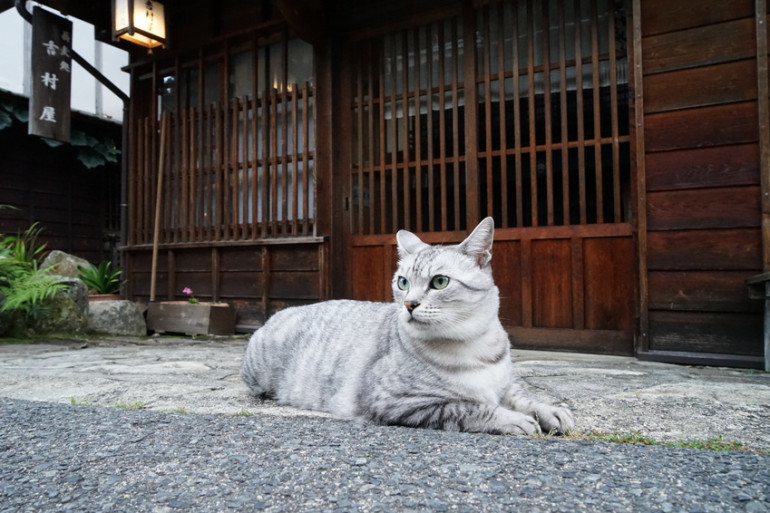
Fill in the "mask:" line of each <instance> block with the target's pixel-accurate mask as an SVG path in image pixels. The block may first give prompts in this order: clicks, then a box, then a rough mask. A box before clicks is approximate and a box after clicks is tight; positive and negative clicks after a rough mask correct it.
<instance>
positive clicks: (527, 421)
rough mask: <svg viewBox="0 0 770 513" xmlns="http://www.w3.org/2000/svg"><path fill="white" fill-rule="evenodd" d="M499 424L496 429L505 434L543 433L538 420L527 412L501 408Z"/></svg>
mask: <svg viewBox="0 0 770 513" xmlns="http://www.w3.org/2000/svg"><path fill="white" fill-rule="evenodd" d="M500 410H501V411H500V413H501V415H500V418H499V425H498V426H497V429H495V430H494V431H499V432H500V433H502V434H505V435H535V434H539V433H541V430H540V425H539V424H538V423H537V420H536V419H535V418H534V417H532V416H530V415H527V414H525V413H521V412H518V411H511V410H507V409H502V408H501V409H500Z"/></svg>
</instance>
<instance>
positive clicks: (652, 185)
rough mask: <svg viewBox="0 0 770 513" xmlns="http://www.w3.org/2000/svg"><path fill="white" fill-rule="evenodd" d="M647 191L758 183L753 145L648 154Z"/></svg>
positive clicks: (757, 166)
mask: <svg viewBox="0 0 770 513" xmlns="http://www.w3.org/2000/svg"><path fill="white" fill-rule="evenodd" d="M646 170H647V190H648V191H661V190H671V189H693V188H698V187H721V186H737V185H753V184H758V183H759V147H758V146H757V144H756V143H749V144H738V145H732V146H717V147H713V148H696V149H685V150H677V151H670V152H664V153H650V154H649V155H647V159H646Z"/></svg>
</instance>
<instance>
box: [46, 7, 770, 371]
mask: <svg viewBox="0 0 770 513" xmlns="http://www.w3.org/2000/svg"><path fill="white" fill-rule="evenodd" d="M50 3H52V4H53V3H54V2H50ZM166 13H167V14H166V17H167V25H168V27H167V29H168V34H169V44H168V47H167V48H166V49H164V50H156V51H155V52H154V53H152V54H149V55H148V54H147V53H146V52H145V51H142V50H139V49H135V50H132V58H131V64H130V66H129V69H130V72H131V76H132V90H131V106H130V114H129V119H128V122H127V124H126V127H125V129H126V130H128V141H129V148H128V151H127V158H128V176H127V179H128V180H127V189H128V190H127V193H128V218H127V220H128V223H127V225H128V233H127V238H126V240H125V257H126V258H125V262H126V266H127V269H128V278H129V281H128V283H129V286H128V295H129V296H130V297H131V298H133V299H137V300H147V299H148V298H149V292H150V291H149V286H150V273H151V264H152V258H151V257H152V243H153V238H154V236H155V212H156V207H157V206H158V205H159V206H160V212H161V216H160V232H159V241H160V244H159V248H160V259H159V265H158V283H159V290H160V294H159V296H160V297H159V299H175V298H176V299H181V298H182V292H181V291H182V289H183V288H184V287H189V288H191V289H193V290H194V292H195V295H196V296H197V297H199V298H201V299H202V300H208V299H212V300H221V301H227V302H229V303H231V304H233V305H235V306H236V307H237V309H238V323H239V325H240V326H241V327H242V328H243V329H248V328H250V327H253V326H256V325H259V324H260V323H261V322H263V321H264V319H265V318H266V316H269V315H270V314H272V313H273V312H275V311H276V310H278V309H281V308H284V307H287V306H290V305H295V304H304V303H308V302H314V301H319V300H324V299H329V298H339V297H353V298H358V299H368V300H389V297H390V276H391V273H392V270H393V266H394V262H395V259H396V250H395V238H394V234H395V232H396V231H397V230H398V229H400V228H406V229H409V230H412V231H415V232H418V233H419V234H420V235H421V236H422V237H423V238H424V239H425V240H427V241H430V242H434V243H453V242H457V241H459V240H461V239H462V237H463V236H464V235H465V234H466V233H467V231H468V230H469V229H471V228H472V227H473V226H475V224H476V223H477V222H478V221H479V220H480V219H482V218H483V217H485V216H489V215H491V216H493V217H494V218H495V222H496V228H497V230H496V243H495V248H494V261H493V268H494V272H495V277H496V282H497V284H498V286H499V288H500V291H501V298H502V305H501V312H500V315H501V319H502V320H503V323H504V325H505V326H506V327H507V328H508V330H509V331H510V333H511V336H512V340H513V343H514V345H515V346H517V347H529V348H543V349H566V350H580V351H588V352H602V353H612V354H637V355H638V356H639V357H642V358H653V359H660V360H667V361H681V362H700V363H719V364H729V365H739V366H749V367H752V366H759V365H761V362H762V350H763V347H762V346H763V343H762V340H763V339H762V327H763V316H762V309H763V304H762V302H760V301H756V300H749V299H748V294H747V287H746V284H745V280H746V279H747V278H749V277H751V276H752V275H755V274H758V273H760V272H762V271H767V270H770V248H769V247H768V243H769V241H770V238H769V237H768V224H767V223H768V213H769V212H770V206H769V205H770V197H769V195H770V184H768V176H767V175H768V169H767V165H768V156H769V155H770V153H768V152H770V132H769V131H768V121H770V119H769V114H768V99H769V97H770V91H769V90H768V67H767V60H768V59H767V51H768V47H767V29H766V22H767V3H766V0H736V1H734V2H718V1H714V0H701V1H698V2H696V1H694V0H688V1H684V2H664V1H662V0H645V1H644V2H642V1H640V0H519V1H515V0H501V1H494V0H474V1H471V0H466V1H449V2H447V1H444V2H437V1H433V0H418V1H411V2H405V1H395V2H388V3H382V2H375V1H363V2H362V1H356V2H353V1H350V0H336V1H335V0H328V1H322V0H302V1H289V0H274V1H273V2H272V3H271V2H249V1H245V0H243V1H233V2H214V1H211V0H193V1H187V2H179V1H174V0H168V2H166ZM159 169H163V175H162V177H161V179H160V181H159V180H158V175H159ZM158 194H160V200H159V201H158Z"/></svg>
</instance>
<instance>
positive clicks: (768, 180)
mask: <svg viewBox="0 0 770 513" xmlns="http://www.w3.org/2000/svg"><path fill="white" fill-rule="evenodd" d="M756 27H757V29H756V34H757V110H758V112H757V115H758V117H759V169H760V170H761V172H760V173H759V176H760V184H761V195H762V228H761V230H762V270H763V271H770V174H769V173H768V166H770V87H769V85H768V58H767V51H768V48H767V0H756ZM766 322H768V320H766Z"/></svg>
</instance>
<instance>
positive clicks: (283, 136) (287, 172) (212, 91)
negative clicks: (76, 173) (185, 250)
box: [130, 33, 315, 244]
mask: <svg viewBox="0 0 770 513" xmlns="http://www.w3.org/2000/svg"><path fill="white" fill-rule="evenodd" d="M312 71H313V59H312V48H311V47H310V46H309V45H308V44H306V43H304V42H302V41H300V40H298V39H290V38H288V36H287V35H286V33H283V34H282V35H281V36H280V37H274V38H272V39H263V38H257V37H256V36H255V37H252V38H248V39H245V40H244V39H243V38H242V39H240V40H238V41H229V42H227V43H225V44H224V45H221V46H218V47H215V48H207V49H201V50H200V52H199V54H198V55H197V57H196V58H194V59H191V60H187V61H181V60H178V61H177V62H176V63H174V66H171V67H169V68H167V69H162V68H161V69H160V70H159V71H157V72H156V73H149V74H147V75H146V76H145V77H143V78H144V81H142V80H140V88H141V87H142V85H144V87H146V88H150V89H152V87H153V86H152V84H153V83H155V84H160V87H158V88H157V91H158V93H157V108H156V109H153V110H154V112H150V113H147V114H145V115H144V116H139V117H138V122H133V123H132V127H131V129H132V137H133V138H134V141H136V144H135V145H134V147H135V148H136V151H135V155H133V157H134V158H133V159H132V162H133V165H132V173H131V176H132V180H131V191H130V193H131V197H132V207H133V210H132V213H133V214H132V215H133V220H134V221H133V222H132V223H131V226H132V228H133V231H132V234H131V236H132V238H131V240H132V243H133V244H142V243H147V242H149V241H150V240H152V230H153V219H154V214H153V213H154V205H155V203H154V202H155V198H156V196H155V193H156V189H157V187H156V179H157V178H156V177H157V172H158V171H157V170H158V162H157V159H158V158H159V156H160V153H161V152H160V151H159V146H160V143H159V142H158V141H160V137H159V136H160V132H161V131H163V132H164V134H163V140H164V143H163V144H164V150H165V151H164V152H163V153H164V156H165V163H164V164H165V166H164V169H165V172H164V181H163V187H162V189H163V191H162V201H161V205H162V215H161V219H162V224H161V237H160V240H161V241H162V242H166V243H187V242H203V241H222V240H233V241H237V240H254V239H260V238H272V237H293V236H307V235H313V234H314V232H315V223H314V218H315V216H314V211H315V204H314V201H315V186H314V181H315V180H314V167H315V166H314V160H315V151H314V149H315V134H314V131H315V124H314V110H315V99H314V88H313V81H312ZM140 78H141V77H140ZM143 82H144V84H143ZM147 103H148V104H149V105H150V106H152V103H151V102H147ZM163 118H166V122H165V123H164V122H161V121H155V120H156V119H159V120H160V119H163ZM164 126H165V129H164V130H161V128H160V127H164Z"/></svg>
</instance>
